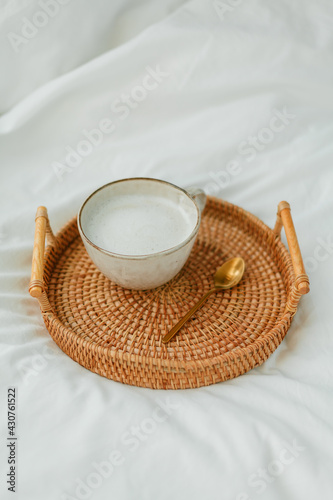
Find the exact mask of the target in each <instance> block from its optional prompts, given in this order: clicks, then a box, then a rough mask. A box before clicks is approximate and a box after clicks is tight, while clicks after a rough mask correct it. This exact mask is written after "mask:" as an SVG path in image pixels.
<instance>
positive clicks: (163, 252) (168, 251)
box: [77, 177, 201, 260]
mask: <svg viewBox="0 0 333 500" xmlns="http://www.w3.org/2000/svg"><path fill="white" fill-rule="evenodd" d="M127 181H153V182H160V183H162V184H167V185H168V186H170V187H172V188H175V189H177V190H178V191H181V192H182V193H183V194H185V195H186V196H187V197H188V198H189V199H190V200H191V201H192V203H193V205H194V206H195V208H196V210H197V222H196V225H195V227H194V229H193V230H192V232H191V234H190V235H189V236H188V237H187V238H186V239H185V240H184V241H182V242H181V243H178V245H175V246H173V247H170V248H167V249H166V250H161V251H159V252H154V253H148V254H142V255H130V254H128V255H126V254H121V253H116V252H111V251H110V250H105V249H104V248H101V247H99V246H98V245H96V243H94V242H93V241H91V240H90V239H89V238H88V236H86V234H85V232H84V231H83V228H82V225H81V215H82V212H83V210H84V207H85V206H86V204H87V203H88V201H89V200H90V199H91V198H92V197H93V196H95V195H96V194H97V193H98V192H99V191H101V190H102V189H105V188H106V187H108V186H111V185H113V184H118V183H120V182H127ZM200 222H201V212H200V210H199V207H198V205H197V203H196V201H195V200H194V198H192V196H191V195H190V194H189V193H188V192H187V191H186V190H185V189H183V188H181V187H179V186H176V184H173V183H172V182H168V181H164V180H162V179H154V178H153V177H126V178H125V179H118V180H117V181H111V182H108V183H107V184H104V185H103V186H101V187H99V188H97V189H96V190H95V191H93V192H92V193H91V194H90V195H89V196H88V198H86V199H85V201H84V202H83V203H82V205H81V207H80V210H79V211H78V214H77V226H78V229H79V233H80V235H81V238H83V239H84V240H85V241H86V242H87V243H88V244H89V245H91V246H92V247H94V248H96V250H99V251H100V252H102V253H104V254H106V255H109V256H111V257H116V258H119V259H124V260H143V259H148V258H150V257H158V256H161V255H168V254H171V253H173V252H176V251H177V250H179V249H180V248H182V247H184V246H185V245H186V244H187V243H188V242H189V241H191V240H192V239H193V237H194V236H195V235H196V234H197V232H198V230H199V226H200Z"/></svg>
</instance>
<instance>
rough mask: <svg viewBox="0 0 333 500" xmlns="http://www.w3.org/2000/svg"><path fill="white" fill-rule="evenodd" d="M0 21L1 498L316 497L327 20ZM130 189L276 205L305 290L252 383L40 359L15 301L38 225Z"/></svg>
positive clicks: (328, 100) (100, 16) (33, 7)
mask: <svg viewBox="0 0 333 500" xmlns="http://www.w3.org/2000/svg"><path fill="white" fill-rule="evenodd" d="M0 19H1V22H0V30H1V35H2V36H1V45H0V62H1V68H2V76H1V80H0V89H1V91H0V111H1V113H2V115H1V116H0V169H1V170H0V171H1V212H0V238H1V239H0V287H1V289H0V294H1V299H0V307H1V310H0V314H1V321H0V343H1V349H0V373H1V375H0V380H1V403H0V404H1V408H2V411H1V418H0V422H1V446H0V469H1V483H0V489H1V498H15V495H16V498H19V499H20V500H39V499H41V500H45V499H47V500H59V499H73V498H75V499H89V498H92V499H97V500H104V499H105V498H115V499H117V500H131V499H138V500H150V499H156V498H157V499H159V500H166V499H169V498H175V499H182V500H183V499H185V500H187V499H191V500H199V499H201V498H203V497H204V498H209V499H211V500H218V499H219V500H220V499H221V498H223V499H228V500H229V499H232V500H236V499H237V500H249V499H250V500H252V499H257V498H258V499H259V498H265V499H269V500H275V499H276V500H277V499H279V500H280V499H281V498H284V499H288V500H289V499H295V498H302V499H309V500H312V499H313V498H315V497H320V498H323V499H324V498H325V499H326V498H327V499H328V498H331V495H332V488H333V479H332V473H331V471H332V466H333V460H332V453H333V432H332V412H333V401H332V389H333V382H332V380H333V368H332V347H333V340H332V316H331V309H332V307H331V299H332V280H331V277H332V270H333V236H332V231H333V229H332V222H333V218H332V208H333V196H332V194H333V188H332V186H333V170H332V160H333V144H332V133H333V124H332V111H333V91H332V79H333V64H332V62H333V32H332V20H333V7H332V4H331V3H330V2H328V1H324V0H320V1H317V2H311V1H310V0H306V1H301V0H295V1H293V2H288V1H287V0H281V1H280V2H264V1H263V0H249V1H248V2H242V1H241V0H239V1H238V0H237V1H233V0H226V1H219V2H218V1H208V0H207V1H203V0H192V1H188V2H185V1H181V0H168V1H165V0H164V1H157V0H155V1H152V0H151V1H148V0H147V1H143V0H140V1H134V0H132V1H129V0H126V1H114V2H105V1H102V0H96V1H95V2H89V1H88V0H81V1H80V2H79V1H78V0H71V1H66V0H61V1H60V0H50V1H49V2H47V1H45V2H42V1H39V2H37V1H30V2H28V1H24V0H21V1H11V2H6V1H2V2H1V14H0ZM131 176H149V177H156V178H161V179H165V180H168V181H171V182H173V183H175V184H178V185H180V186H184V187H186V186H188V185H193V184H195V185H198V186H200V187H203V188H205V189H206V191H207V192H208V193H209V194H214V195H216V196H220V197H223V198H224V199H227V200H228V201H230V202H232V203H236V204H238V205H241V206H243V207H244V208H245V209H247V210H249V211H251V212H253V213H255V214H256V215H257V216H258V217H260V218H261V219H262V220H263V221H264V222H265V223H267V224H268V225H270V226H273V225H274V222H275V214H276V207H277V204H278V202H279V201H281V200H283V199H286V200H287V201H289V202H290V204H291V206H292V214H293V218H294V222H295V226H296V229H297V232H298V236H299V241H300V246H301V249H302V253H303V257H304V260H305V265H306V267H307V271H308V274H309V276H310V281H311V293H310V294H309V295H308V296H305V297H303V298H302V301H301V305H300V308H299V311H298V313H297V315H296V317H295V320H294V322H293V324H292V327H291V328H290V330H289V332H288V334H287V336H286V338H285V340H284V341H283V343H282V344H281V346H280V347H279V348H278V349H277V350H276V352H275V353H274V354H273V355H272V356H271V357H270V358H269V360H268V361H267V362H266V363H265V364H264V365H263V366H261V367H259V368H256V369H254V370H252V371H251V372H249V373H248V374H246V375H244V376H242V377H240V378H238V379H235V380H231V381H228V382H225V383H222V384H217V385H214V386H210V387H207V388H201V389H196V390H187V391H170V392H164V391H152V390H146V389H142V388H135V387H129V386H126V385H121V384H119V383H116V382H113V381H110V380H107V379H104V378H102V377H99V376H98V375H95V374H93V373H90V372H89V371H87V370H85V369H84V368H82V367H81V366H79V365H78V364H76V363H75V362H73V361H72V360H71V359H70V358H68V357H67V356H66V355H65V354H63V353H62V351H61V350H60V349H59V348H58V347H57V346H56V345H55V344H54V342H53V341H52V339H51V338H50V336H49V334H48V332H47V330H46V328H45V326H44V324H43V322H42V319H41V315H40V311H39V307H38V303H37V301H35V300H34V299H32V298H30V296H29V295H28V283H29V277H30V269H31V253H32V246H33V236H34V216H35V211H36V208H37V206H38V205H45V206H47V208H48V211H49V217H50V221H51V225H52V227H53V229H54V230H55V231H57V230H59V229H60V227H61V226H62V225H63V224H64V223H65V222H66V221H67V220H68V219H69V218H71V217H72V216H73V215H74V214H75V213H76V212H77V210H78V208H79V206H80V204H81V203H82V202H83V200H84V199H85V197H86V196H87V195H88V194H89V193H90V192H92V191H93V190H94V189H95V188H97V187H99V186H101V185H103V184H104V183H106V182H109V181H112V180H116V179H120V178H123V177H131ZM283 239H284V241H285V237H284V235H283ZM12 386H15V387H16V388H17V391H18V396H17V429H18V444H17V456H18V464H17V472H18V476H17V492H16V493H15V494H13V493H12V492H9V491H8V490H7V486H8V485H7V484H6V474H7V472H8V464H7V457H8V448H6V443H7V441H6V439H7V415H6V404H7V388H8V387H12Z"/></svg>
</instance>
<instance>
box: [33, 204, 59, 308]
mask: <svg viewBox="0 0 333 500" xmlns="http://www.w3.org/2000/svg"><path fill="white" fill-rule="evenodd" d="M35 221H36V225H35V239H34V248H33V253H32V267H31V280H30V284H29V293H30V295H31V296H32V297H35V298H37V299H38V301H39V304H40V307H41V310H42V312H48V311H52V308H51V306H50V303H49V300H48V298H47V295H46V293H45V286H44V281H43V275H44V251H45V236H46V234H47V237H48V241H49V242H50V244H51V245H52V246H56V244H57V242H56V238H55V236H54V234H53V232H52V229H51V226H50V223H49V218H48V215H47V210H46V208H45V207H42V206H41V207H38V208H37V212H36V217H35Z"/></svg>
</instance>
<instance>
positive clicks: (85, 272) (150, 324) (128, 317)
mask: <svg viewBox="0 0 333 500" xmlns="http://www.w3.org/2000/svg"><path fill="white" fill-rule="evenodd" d="M56 242H57V243H56V245H54V246H52V245H49V246H48V247H47V250H46V257H45V271H44V284H45V304H46V306H45V307H44V312H43V317H44V321H45V324H46V326H47V328H48V330H49V332H50V334H51V336H52V337H53V339H54V340H55V342H56V343H57V344H58V346H59V347H60V348H61V349H62V350H63V351H64V352H65V353H66V354H68V355H69V356H70V357H71V358H72V359H74V360H75V361H77V362H78V363H80V364H81V365H82V366H84V367H86V368H88V369H89V370H91V371H93V372H95V373H98V374H99V375H102V376H104V377H107V378H110V379H113V380H116V381H119V382H123V383H126V384H131V385H136V386H141V387H150V388H156V389H185V388H194V387H200V386H204V385H210V384H214V383H216V382H220V381H224V380H227V379H231V378H233V377H237V376H239V375H241V374H244V373H245V372H247V371H248V370H250V369H252V368H253V367H255V366H259V365H261V364H262V363H263V362H264V361H265V360H266V359H267V358H268V357H269V356H270V354H271V353H272V352H273V351H274V350H275V349H276V348H277V346H278V345H279V344H280V343H281V341H282V340H283V338H284V336H285V334H286V332H287V330H288V328H289V326H290V323H291V319H292V316H293V314H294V312H295V310H296V307H297V302H298V299H299V297H296V302H295V294H294V295H293V285H294V283H295V276H294V272H293V267H292V263H291V259H290V255H289V252H288V251H287V249H286V247H285V246H284V245H283V243H282V242H281V241H280V239H279V237H278V236H277V235H276V234H275V233H274V232H273V230H272V229H270V228H268V227H267V226H266V225H265V224H264V223H263V222H262V221H260V220H259V219H258V218H256V217H255V216H253V215H252V214H249V213H248V212H246V211H245V210H243V209H241V208H239V207H237V206H235V205H232V204H230V203H227V202H225V201H222V200H219V199H216V198H212V197H209V198H208V202H207V205H206V208H205V210H204V213H203V217H202V223H201V227H200V230H199V235H198V238H197V241H196V243H195V246H194V248H193V250H192V253H191V255H190V258H189V260H188V261H187V263H186V265H185V267H184V268H183V269H182V270H181V272H180V273H179V274H178V275H177V276H176V277H175V278H174V279H173V280H172V281H170V282H169V283H167V284H166V285H163V286H161V287H159V288H157V289H154V290H148V291H137V290H125V289H123V288H121V287H120V286H118V285H116V284H114V283H112V282H111V281H110V280H108V279H107V278H105V277H104V276H103V274H101V273H100V271H99V270H98V269H97V268H96V267H95V265H94V264H93V262H92V261H91V260H90V258H89V256H88V254H87V252H86V251H85V249H84V246H83V243H82V241H81V239H80V236H79V233H78V229H77V224H76V218H75V219H73V220H71V221H70V222H69V223H68V224H67V225H66V226H65V227H64V228H63V229H62V230H61V231H60V232H59V233H58V234H57V237H56ZM234 256H241V257H243V259H244V260H245V262H246V271H245V274H244V277H243V279H242V281H241V282H240V283H239V285H237V286H236V287H234V288H232V289H230V290H225V291H223V292H219V293H216V294H213V295H212V296H211V297H210V298H209V299H208V300H207V302H206V303H205V304H204V305H203V306H202V307H201V309H200V310H198V311H197V312H196V314H195V316H194V317H193V319H191V320H189V321H188V322H187V323H186V324H185V325H184V326H183V328H182V329H181V330H180V331H179V333H178V334H177V335H176V336H175V337H174V338H173V339H172V340H171V341H170V342H169V343H168V344H163V343H162V341H161V339H162V337H163V335H164V334H165V333H167V331H169V330H170V329H171V327H172V326H173V325H174V324H175V323H176V322H177V321H178V320H179V319H180V318H181V317H182V316H183V315H184V313H185V312H187V310H188V309H189V308H190V307H192V306H193V305H194V303H195V302H196V301H197V300H198V299H199V298H200V297H201V296H202V295H203V294H204V293H205V292H207V291H208V290H210V289H211V288H212V287H213V276H214V273H215V271H216V269H217V268H218V267H219V266H220V265H221V264H222V263H223V262H224V261H226V260H227V259H229V258H231V257H234ZM295 303H296V307H295ZM42 309H43V308H42Z"/></svg>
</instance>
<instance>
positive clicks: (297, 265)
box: [274, 201, 310, 312]
mask: <svg viewBox="0 0 333 500" xmlns="http://www.w3.org/2000/svg"><path fill="white" fill-rule="evenodd" d="M282 226H283V227H284V230H285V233H286V237H287V242H288V247H289V252H290V256H291V261H292V264H293V268H294V273H295V285H294V290H293V293H292V294H291V298H290V299H289V301H288V303H287V309H288V310H289V311H291V312H295V311H296V309H297V304H298V302H299V299H300V296H301V295H305V294H306V293H309V291H310V282H309V277H308V275H307V274H306V271H305V267H304V263H303V259H302V254H301V250H300V247H299V244H298V240H297V235H296V230H295V226H294V223H293V219H292V217H291V211H290V205H289V203H288V202H287V201H281V202H280V203H279V205H278V212H277V219H276V224H275V227H274V233H275V234H276V235H277V236H279V237H280V235H281V229H282Z"/></svg>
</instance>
